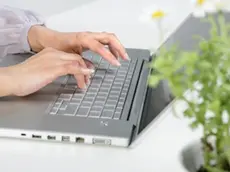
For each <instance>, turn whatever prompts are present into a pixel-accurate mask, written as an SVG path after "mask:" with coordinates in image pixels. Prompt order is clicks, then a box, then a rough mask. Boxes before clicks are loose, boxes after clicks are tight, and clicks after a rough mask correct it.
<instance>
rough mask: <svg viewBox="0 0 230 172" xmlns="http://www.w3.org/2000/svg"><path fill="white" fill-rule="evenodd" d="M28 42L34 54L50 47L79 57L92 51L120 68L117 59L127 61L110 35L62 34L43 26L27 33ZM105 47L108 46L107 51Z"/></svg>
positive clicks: (115, 39) (126, 57)
mask: <svg viewBox="0 0 230 172" xmlns="http://www.w3.org/2000/svg"><path fill="white" fill-rule="evenodd" d="M28 40H29V43H30V45H31V48H32V50H33V51H35V52H39V51H41V50H42V49H44V48H47V47H52V48H55V49H57V50H61V51H65V52H70V53H77V54H80V55H81V54H82V52H83V51H85V50H92V51H93V52H95V53H98V54H99V55H101V56H102V57H103V58H105V59H106V60H107V61H108V62H110V63H111V64H113V65H116V66H120V63H119V60H118V58H119V57H121V58H122V59H124V60H129V57H128V54H127V53H126V51H125V48H124V47H123V46H122V44H121V43H120V41H119V40H118V38H117V37H116V36H115V35H114V34H112V33H105V32H102V33H93V32H76V33H74V32H73V33H72V32H71V33H64V32H57V31H54V30H51V29H48V28H45V27H43V26H33V27H32V28H31V29H30V31H29V33H28ZM105 45H107V46H108V49H107V48H106V47H105Z"/></svg>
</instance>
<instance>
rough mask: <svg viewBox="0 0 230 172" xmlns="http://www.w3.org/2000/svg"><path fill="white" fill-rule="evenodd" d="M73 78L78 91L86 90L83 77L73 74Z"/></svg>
mask: <svg viewBox="0 0 230 172" xmlns="http://www.w3.org/2000/svg"><path fill="white" fill-rule="evenodd" d="M74 77H75V78H76V80H77V86H78V87H79V88H80V89H86V79H85V76H84V75H81V74H75V75H74Z"/></svg>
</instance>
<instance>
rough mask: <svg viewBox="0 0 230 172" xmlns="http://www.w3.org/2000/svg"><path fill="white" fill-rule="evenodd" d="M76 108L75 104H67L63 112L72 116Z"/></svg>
mask: <svg viewBox="0 0 230 172" xmlns="http://www.w3.org/2000/svg"><path fill="white" fill-rule="evenodd" d="M77 109H78V105H77V104H69V105H68V106H67V108H66V110H65V111H64V112H65V114H66V115H72V116H74V115H75V114H76V112H77Z"/></svg>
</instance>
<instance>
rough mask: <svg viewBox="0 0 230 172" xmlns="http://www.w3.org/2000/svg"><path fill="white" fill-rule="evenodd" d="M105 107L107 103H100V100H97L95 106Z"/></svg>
mask: <svg viewBox="0 0 230 172" xmlns="http://www.w3.org/2000/svg"><path fill="white" fill-rule="evenodd" d="M104 105H105V102H104V101H99V100H97V101H95V102H94V106H100V107H103V106H104Z"/></svg>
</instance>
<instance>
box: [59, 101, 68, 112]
mask: <svg viewBox="0 0 230 172" xmlns="http://www.w3.org/2000/svg"><path fill="white" fill-rule="evenodd" d="M68 104H69V102H67V101H64V102H63V103H62V104H61V106H60V110H66V108H67V106H68Z"/></svg>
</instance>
